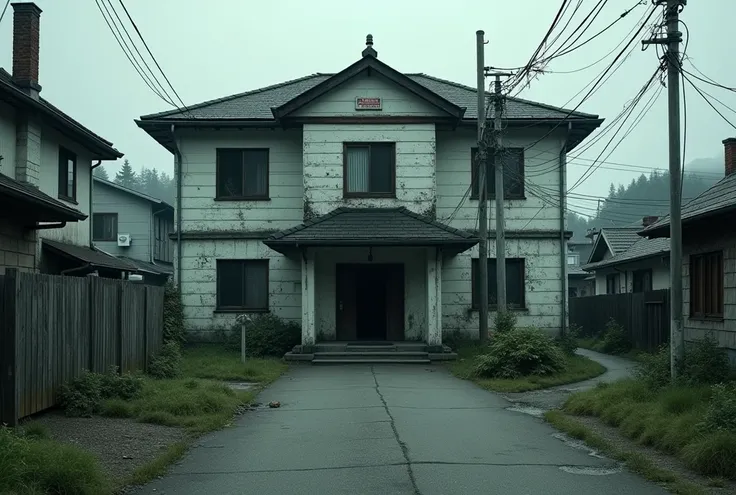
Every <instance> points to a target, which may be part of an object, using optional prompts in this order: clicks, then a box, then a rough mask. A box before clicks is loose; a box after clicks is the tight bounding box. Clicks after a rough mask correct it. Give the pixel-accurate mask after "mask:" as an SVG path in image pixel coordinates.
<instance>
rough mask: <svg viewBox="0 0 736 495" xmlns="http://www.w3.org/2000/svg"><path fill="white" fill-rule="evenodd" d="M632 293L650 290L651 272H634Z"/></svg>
mask: <svg viewBox="0 0 736 495" xmlns="http://www.w3.org/2000/svg"><path fill="white" fill-rule="evenodd" d="M633 289H634V292H648V291H650V290H652V270H636V271H635V272H634V287H633Z"/></svg>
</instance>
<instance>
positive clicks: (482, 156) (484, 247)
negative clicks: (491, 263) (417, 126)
mask: <svg viewBox="0 0 736 495" xmlns="http://www.w3.org/2000/svg"><path fill="white" fill-rule="evenodd" d="M475 35H476V51H477V58H478V67H477V71H478V73H477V76H478V152H477V153H476V154H475V160H476V162H477V165H478V222H479V224H480V225H479V226H478V227H479V229H478V237H480V242H479V243H478V289H479V294H478V297H479V299H480V300H479V301H478V305H479V307H478V309H479V311H478V315H479V320H480V321H479V324H478V335H479V337H480V341H481V343H485V342H486V341H487V340H488V205H487V203H486V201H487V199H486V198H487V184H488V181H487V180H486V173H487V170H486V164H487V162H488V160H487V153H486V145H485V141H484V136H483V131H484V127H485V123H486V90H485V61H484V54H483V48H484V44H485V43H484V41H483V35H484V33H483V31H482V30H479V31H476V33H475Z"/></svg>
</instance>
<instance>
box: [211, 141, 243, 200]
mask: <svg viewBox="0 0 736 495" xmlns="http://www.w3.org/2000/svg"><path fill="white" fill-rule="evenodd" d="M217 154H218V157H217V165H218V177H217V179H218V184H217V196H218V197H221V198H226V197H240V196H243V154H242V153H241V152H240V150H217Z"/></svg>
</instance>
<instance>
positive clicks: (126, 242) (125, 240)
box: [118, 234, 130, 247]
mask: <svg viewBox="0 0 736 495" xmlns="http://www.w3.org/2000/svg"><path fill="white" fill-rule="evenodd" d="M118 246H120V247H129V246H130V234H118Z"/></svg>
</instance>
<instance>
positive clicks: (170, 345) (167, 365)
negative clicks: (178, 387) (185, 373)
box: [146, 340, 181, 379]
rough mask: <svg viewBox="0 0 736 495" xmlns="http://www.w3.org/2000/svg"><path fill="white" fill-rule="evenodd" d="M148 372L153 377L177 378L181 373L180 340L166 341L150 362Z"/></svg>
mask: <svg viewBox="0 0 736 495" xmlns="http://www.w3.org/2000/svg"><path fill="white" fill-rule="evenodd" d="M146 372H147V373H148V374H149V375H150V376H152V377H153V378H158V379H165V378H176V377H177V376H179V375H180V374H181V347H180V345H179V343H178V342H176V341H173V340H169V341H167V342H164V345H163V347H162V348H161V351H160V352H159V353H158V355H156V357H154V358H153V359H152V360H151V362H150V363H149V364H148V369H147V370H146Z"/></svg>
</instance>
